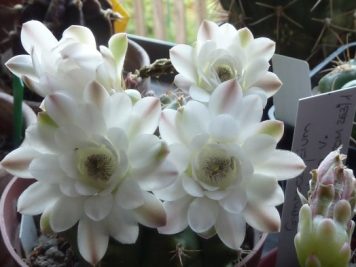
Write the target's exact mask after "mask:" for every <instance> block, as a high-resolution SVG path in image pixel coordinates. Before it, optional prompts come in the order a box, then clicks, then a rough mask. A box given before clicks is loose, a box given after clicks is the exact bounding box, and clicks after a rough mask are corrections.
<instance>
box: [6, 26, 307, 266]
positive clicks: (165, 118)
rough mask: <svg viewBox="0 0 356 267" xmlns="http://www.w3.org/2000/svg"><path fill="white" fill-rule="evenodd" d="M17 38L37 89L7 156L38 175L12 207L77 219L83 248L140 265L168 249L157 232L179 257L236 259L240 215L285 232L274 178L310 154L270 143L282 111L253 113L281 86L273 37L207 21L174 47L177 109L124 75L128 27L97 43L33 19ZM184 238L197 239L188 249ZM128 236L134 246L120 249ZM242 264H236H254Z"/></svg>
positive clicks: (63, 221) (84, 31) (49, 221)
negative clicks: (32, 113) (56, 32)
mask: <svg viewBox="0 0 356 267" xmlns="http://www.w3.org/2000/svg"><path fill="white" fill-rule="evenodd" d="M21 36H22V43H23V45H24V48H25V50H26V51H27V52H28V53H29V54H30V55H19V56H16V57H14V58H12V59H10V61H8V63H7V66H8V67H9V68H10V70H11V71H12V72H13V73H14V74H16V75H17V76H19V77H21V78H22V79H23V80H25V82H26V84H27V85H28V86H29V87H32V88H33V89H35V90H37V91H38V92H41V94H42V95H43V96H44V97H45V98H44V101H43V102H42V105H41V109H42V110H41V112H39V113H38V117H37V123H35V124H33V125H32V126H31V127H29V128H28V129H27V130H26V139H25V140H26V142H25V143H24V145H23V146H22V147H20V148H19V149H16V150H14V151H13V152H11V153H10V154H9V155H7V157H5V159H4V160H3V161H1V166H2V167H4V168H5V169H6V170H7V171H8V172H10V173H12V174H13V175H16V176H18V177H21V178H24V179H26V178H30V179H33V178H35V179H36V181H35V182H34V183H33V184H31V185H30V186H29V187H27V189H26V190H25V191H24V192H22V194H21V195H20V197H19V199H18V203H17V210H18V211H19V212H20V213H22V214H29V215H39V214H41V216H40V221H39V226H40V229H41V230H42V231H43V232H45V233H49V232H51V233H53V232H54V233H63V232H66V231H72V232H71V233H72V234H73V233H74V235H71V237H74V240H75V242H74V246H77V247H78V252H79V253H78V255H80V256H81V257H82V258H83V259H84V260H85V261H86V262H87V263H89V264H91V265H94V266H95V265H98V264H101V266H105V264H107V265H106V266H112V264H113V262H120V261H127V260H136V261H138V262H139V264H141V265H142V266H144V264H147V262H151V260H153V261H155V262H157V260H158V261H159V260H161V259H167V254H168V255H171V253H172V250H171V249H170V251H165V250H164V248H165V249H167V248H169V247H167V246H162V247H161V248H162V249H160V250H158V251H159V253H158V254H154V253H157V251H156V252H149V251H148V248H150V247H155V245H156V244H161V242H163V241H162V240H168V242H173V244H176V245H175V246H174V250H173V256H174V257H172V256H171V257H172V258H173V259H174V260H175V262H176V263H177V264H184V262H185V261H188V260H189V258H190V256H191V254H189V251H190V252H192V251H194V250H195V251H197V252H200V253H201V254H202V255H203V254H204V252H205V254H206V252H209V253H207V255H208V256H210V259H211V255H214V254H213V253H216V252H218V253H219V251H224V252H223V253H222V254H223V255H227V254H230V255H231V251H233V253H234V254H233V259H234V260H238V261H240V256H242V255H243V254H245V250H244V245H245V244H248V243H249V240H247V239H246V238H245V237H246V236H248V235H249V232H250V230H249V229H250V228H249V227H247V225H249V226H250V227H251V228H253V229H256V230H258V231H260V232H263V233H267V232H271V231H278V230H279V227H280V217H279V213H278V210H277V209H276V207H275V206H276V205H279V204H281V203H282V202H283V200H284V194H283V191H282V189H281V187H280V186H279V184H278V181H279V180H282V179H288V178H293V177H295V176H297V175H298V174H300V173H301V172H302V171H303V170H304V168H305V165H304V162H303V161H302V159H301V158H300V157H299V156H298V155H296V154H295V153H292V152H290V151H285V150H279V149H276V145H277V143H278V141H279V140H280V138H281V136H282V135H283V123H282V122H279V121H263V122H261V117H262V112H263V107H264V106H265V105H266V102H267V98H268V97H270V96H271V95H273V94H274V93H275V92H276V91H277V90H278V89H279V87H280V85H281V83H280V81H279V79H278V77H277V76H276V75H275V74H273V73H272V72H269V71H268V68H269V64H268V61H269V60H270V58H271V56H272V55H273V53H274V46H275V44H274V42H273V41H271V40H269V39H267V38H256V39H255V38H254V37H253V35H252V33H251V32H250V31H249V30H248V29H247V28H244V29H241V30H238V31H237V30H235V29H234V28H233V26H232V25H230V24H225V25H223V26H220V27H219V26H218V25H216V24H215V23H213V22H209V21H205V22H203V23H202V25H201V26H200V29H199V32H198V37H197V42H196V44H195V45H194V46H188V45H183V44H182V45H177V46H175V47H173V48H172V49H171V50H170V60H171V62H172V64H173V66H174V68H175V69H176V70H177V72H178V75H177V76H176V78H175V83H176V85H177V86H178V87H179V88H180V89H181V91H182V92H183V93H182V94H178V95H177V98H176V99H173V100H174V101H175V102H176V107H177V108H176V109H174V108H163V110H162V105H161V102H160V99H159V98H158V97H153V96H142V95H141V94H140V93H139V92H138V91H136V90H132V89H125V88H123V87H122V75H121V74H122V66H123V62H124V59H125V54H126V50H127V36H126V34H124V33H119V34H115V35H113V36H112V37H111V38H110V40H109V42H108V47H104V46H102V47H101V48H100V51H98V50H97V49H96V46H95V43H94V42H95V39H94V37H93V35H92V33H91V31H90V30H89V29H88V28H85V27H81V26H71V27H69V28H68V29H67V30H66V31H65V32H64V33H63V37H62V39H60V40H57V39H56V38H55V37H54V36H53V35H52V34H51V32H50V31H49V30H48V29H47V28H46V27H45V26H44V25H43V24H42V23H40V22H38V21H30V22H27V23H25V24H24V25H23V28H22V34H21ZM48 58H51V59H55V60H50V61H48V60H47V59H48ZM76 66H80V68H76ZM161 98H162V99H163V98H164V97H163V96H162V97H161ZM166 99H167V98H166ZM169 99H172V95H169ZM14 183H15V182H14ZM261 185H263V186H261ZM9 190H10V189H9ZM4 216H6V214H4ZM142 229H143V230H142ZM186 231H187V232H188V233H189V237H184V238H183V240H182V235H185V234H186V233H187V232H186ZM214 236H215V239H216V240H217V241H214V239H211V238H213V237H214ZM262 236H263V238H265V235H262ZM69 239H71V238H69ZM177 239H179V240H180V241H179V242H177ZM188 240H190V241H191V242H193V243H194V244H196V246H197V247H195V248H192V249H190V247H188V245H187V244H186V243H185V242H188ZM194 240H195V241H194ZM209 240H213V242H210V244H209ZM152 242H153V243H152ZM165 242H167V241H165ZM113 243H114V245H113ZM150 244H151V245H150ZM152 244H155V245H152ZM259 244H261V243H259ZM190 245H191V244H190ZM253 246H254V245H252V247H251V245H250V246H249V247H248V249H249V250H252V252H251V251H250V252H251V253H248V254H253V253H254V252H255V251H253V250H254V248H253ZM123 247H125V248H127V249H129V251H130V255H132V256H128V255H129V254H126V253H125V254H124V255H123V254H122V253H121V254H120V251H122V250H120V249H122V248H123ZM115 248H116V249H115ZM140 248H141V249H140ZM226 251H228V252H229V251H230V253H228V252H226ZM131 253H132V254H131ZM152 255H157V256H156V257H152ZM198 255H199V254H198ZM249 258H250V256H247V257H246V259H249ZM110 259H112V260H113V261H110ZM168 259H169V257H168ZM207 259H209V257H208V258H207ZM222 259H223V258H222ZM202 260H203V261H204V257H203V258H200V260H199V261H200V262H201V261H202ZM159 264H161V266H167V264H169V263H168V262H167V261H164V262H159ZM207 264H209V261H208V260H206V259H205V262H204V266H208V265H207ZM230 264H234V262H233V261H231V262H230ZM248 264H251V263H247V262H245V261H244V260H242V261H241V262H240V263H237V266H245V265H246V266H255V265H256V263H252V264H254V265H248ZM126 266H128V265H126ZM130 266H131V265H130ZM151 266H152V265H151ZM154 266H157V265H154ZM198 266H199V265H198ZM215 266H216V265H215Z"/></svg>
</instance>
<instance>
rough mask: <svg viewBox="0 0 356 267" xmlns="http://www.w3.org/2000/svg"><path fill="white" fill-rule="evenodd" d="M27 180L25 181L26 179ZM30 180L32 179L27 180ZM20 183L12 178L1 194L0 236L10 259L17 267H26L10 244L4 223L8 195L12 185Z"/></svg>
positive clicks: (12, 189) (16, 178) (13, 188)
mask: <svg viewBox="0 0 356 267" xmlns="http://www.w3.org/2000/svg"><path fill="white" fill-rule="evenodd" d="M26 180H27V179H26ZM28 180H32V179H28ZM18 181H20V178H18V177H16V176H14V178H12V179H11V181H10V182H9V183H8V184H7V185H6V187H5V189H4V191H3V194H2V196H1V198H0V234H1V236H2V240H3V243H4V245H5V247H6V248H7V251H8V253H9V254H10V256H11V257H12V259H13V260H14V261H15V262H16V263H17V264H18V265H19V266H23V267H25V266H27V264H26V263H25V262H24V261H23V259H22V258H21V257H20V255H19V254H17V252H16V251H15V248H14V246H13V244H12V243H11V240H10V237H9V235H8V231H7V223H6V222H5V207H6V204H7V201H8V197H7V196H8V195H9V194H10V193H11V192H12V191H14V190H16V188H15V187H14V184H15V183H16V182H18Z"/></svg>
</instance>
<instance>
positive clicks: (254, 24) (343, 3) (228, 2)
mask: <svg viewBox="0 0 356 267" xmlns="http://www.w3.org/2000/svg"><path fill="white" fill-rule="evenodd" d="M219 2H220V3H221V6H222V8H223V9H224V10H226V11H227V12H228V19H229V22H230V23H232V24H234V25H235V26H236V27H237V28H240V27H244V26H247V27H248V28H249V29H250V30H251V31H252V32H253V34H254V35H255V36H257V37H260V36H265V37H268V38H270V39H272V40H275V41H276V52H277V53H279V54H283V55H287V56H291V57H296V58H300V59H304V60H308V62H309V64H310V66H311V67H314V66H315V65H316V64H319V62H320V61H321V60H322V59H323V58H325V57H326V56H327V55H329V54H330V53H331V52H332V51H334V50H335V49H336V48H337V47H338V46H339V45H340V44H341V42H342V43H346V41H347V37H346V36H347V35H349V37H348V41H349V42H352V41H354V40H356V25H355V22H354V14H355V12H356V6H355V3H354V1H350V0H334V1H331V0H323V1H316V0H315V1H310V0H290V1H285V0H261V1H250V0H219ZM316 2H318V4H317V5H316V6H315V4H316Z"/></svg>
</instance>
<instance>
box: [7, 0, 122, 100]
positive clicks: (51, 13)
mask: <svg viewBox="0 0 356 267" xmlns="http://www.w3.org/2000/svg"><path fill="white" fill-rule="evenodd" d="M18 2H21V3H20V4H16V5H11V4H10V3H8V4H7V5H5V3H1V4H0V24H1V25H2V26H1V30H0V40H1V41H0V60H1V62H2V63H4V62H5V61H6V60H7V59H8V58H9V57H11V55H17V54H24V53H25V52H24V50H23V48H22V45H21V42H20V31H21V26H22V24H23V23H24V22H26V21H29V20H33V19H34V20H39V21H41V22H43V23H44V24H45V25H46V26H47V27H48V28H49V29H50V30H51V31H52V33H53V34H54V35H55V36H56V37H57V38H60V37H61V36H62V32H63V31H64V30H65V29H66V28H68V27H69V26H70V25H72V24H76V25H83V26H86V27H88V28H90V29H91V30H92V32H93V33H94V35H95V39H96V42H97V45H102V44H104V45H106V44H107V42H108V40H109V38H110V36H111V35H112V34H113V33H114V31H113V21H116V20H119V19H120V18H121V16H120V14H118V13H116V12H114V11H113V10H112V6H111V4H110V2H109V1H105V0H23V1H18ZM0 86H1V88H2V89H3V90H4V91H7V92H8V93H11V92H12V89H11V75H10V74H9V72H8V71H7V70H6V69H5V67H4V64H1V65H0ZM26 91H28V90H26Z"/></svg>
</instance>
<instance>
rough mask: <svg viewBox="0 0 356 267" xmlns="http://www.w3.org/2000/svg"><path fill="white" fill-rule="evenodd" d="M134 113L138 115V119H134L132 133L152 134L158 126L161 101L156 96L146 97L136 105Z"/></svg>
mask: <svg viewBox="0 0 356 267" xmlns="http://www.w3.org/2000/svg"><path fill="white" fill-rule="evenodd" d="M133 114H134V116H137V121H135V119H134V120H133V123H132V125H131V134H137V133H142V134H143V133H149V134H151V133H153V132H154V131H155V130H156V128H157V126H158V121H159V118H160V116H161V102H160V100H159V99H158V98H156V97H144V98H142V99H140V100H139V101H137V102H136V104H135V105H134V107H133ZM131 134H129V135H131Z"/></svg>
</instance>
